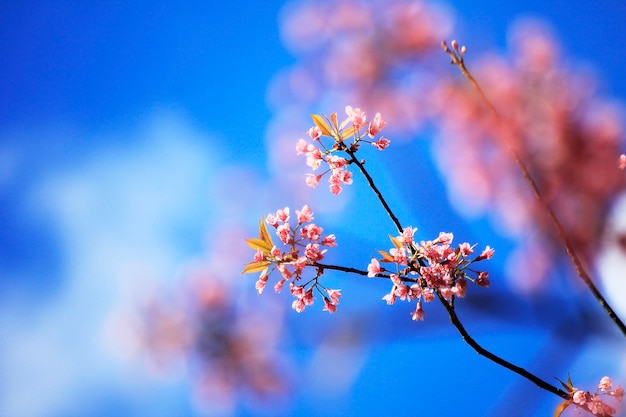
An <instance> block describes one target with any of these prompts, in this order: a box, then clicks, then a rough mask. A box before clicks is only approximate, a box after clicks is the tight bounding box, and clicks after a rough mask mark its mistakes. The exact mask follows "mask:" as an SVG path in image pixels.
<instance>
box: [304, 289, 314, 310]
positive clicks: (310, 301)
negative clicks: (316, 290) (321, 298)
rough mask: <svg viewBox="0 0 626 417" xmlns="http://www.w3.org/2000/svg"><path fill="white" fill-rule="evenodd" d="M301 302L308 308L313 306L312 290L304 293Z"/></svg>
mask: <svg viewBox="0 0 626 417" xmlns="http://www.w3.org/2000/svg"><path fill="white" fill-rule="evenodd" d="M302 300H303V301H304V304H306V305H308V306H310V305H313V288H309V290H308V291H307V292H305V293H304V296H303V297H302Z"/></svg>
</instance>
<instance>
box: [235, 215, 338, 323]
mask: <svg viewBox="0 0 626 417" xmlns="http://www.w3.org/2000/svg"><path fill="white" fill-rule="evenodd" d="M296 217H297V223H296V225H295V226H291V225H290V223H289V220H290V210H289V207H285V208H284V209H279V210H277V211H276V214H270V215H268V216H267V218H266V219H265V222H264V221H263V220H261V222H260V223H259V238H253V239H247V240H246V242H247V243H248V245H249V246H250V247H251V248H252V249H255V250H256V253H255V254H254V261H253V262H250V263H249V264H248V266H246V268H245V269H244V271H243V272H244V273H251V272H257V271H261V275H260V277H259V279H258V281H257V283H256V289H257V291H258V292H259V294H261V293H262V292H263V290H264V289H265V287H266V285H267V281H268V279H269V275H270V274H271V273H272V272H273V271H274V270H278V272H279V273H280V275H281V278H280V280H279V281H278V283H276V285H274V290H275V291H276V292H280V290H281V289H282V288H283V285H284V284H285V283H286V282H287V281H289V291H290V292H291V295H293V296H294V297H295V298H296V299H295V300H294V301H293V304H292V307H293V308H294V310H296V311H297V312H298V313H301V312H302V311H304V309H305V307H306V306H310V305H313V302H314V299H315V296H314V293H313V292H314V290H317V291H318V292H319V293H320V294H321V295H322V297H323V299H324V310H325V311H329V312H331V313H334V312H335V311H336V310H337V304H339V298H340V297H341V292H340V290H336V289H329V288H325V287H324V286H322V284H321V283H320V282H319V277H320V276H322V274H323V273H324V268H322V267H316V272H315V274H314V276H313V277H312V278H310V279H309V280H308V281H307V282H305V283H304V284H302V283H301V280H302V279H303V275H302V274H303V272H304V270H305V268H306V267H307V266H314V267H315V266H316V265H317V262H318V261H321V260H322V259H324V253H326V251H327V249H323V247H333V246H337V242H336V239H335V235H332V234H331V235H322V232H323V229H322V228H321V227H320V226H318V225H316V224H315V223H313V212H312V211H311V209H310V208H309V206H306V205H305V206H304V207H303V208H302V210H296ZM265 223H267V224H269V225H270V226H272V227H274V228H275V230H276V236H278V238H279V240H280V242H281V243H282V246H283V249H282V250H281V249H279V248H278V247H276V246H275V245H274V242H273V240H272V236H271V235H270V234H269V232H268V230H267V227H266V225H265Z"/></svg>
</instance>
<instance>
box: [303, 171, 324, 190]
mask: <svg viewBox="0 0 626 417" xmlns="http://www.w3.org/2000/svg"><path fill="white" fill-rule="evenodd" d="M321 178H322V176H321V175H313V174H306V185H308V186H309V187H311V188H316V187H317V184H319V182H320V179H321Z"/></svg>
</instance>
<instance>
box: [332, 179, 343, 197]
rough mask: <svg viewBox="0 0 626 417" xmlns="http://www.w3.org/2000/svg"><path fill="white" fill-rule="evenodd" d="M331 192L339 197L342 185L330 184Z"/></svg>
mask: <svg viewBox="0 0 626 417" xmlns="http://www.w3.org/2000/svg"><path fill="white" fill-rule="evenodd" d="M330 192H331V193H333V194H335V195H339V194H340V193H341V185H340V183H338V182H331V183H330Z"/></svg>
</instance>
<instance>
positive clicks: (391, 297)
mask: <svg viewBox="0 0 626 417" xmlns="http://www.w3.org/2000/svg"><path fill="white" fill-rule="evenodd" d="M382 299H383V300H385V301H386V302H387V305H391V304H393V303H395V302H396V294H395V292H394V291H393V290H392V291H391V292H390V293H389V294H386V295H385V296H384V297H383V298H382Z"/></svg>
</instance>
